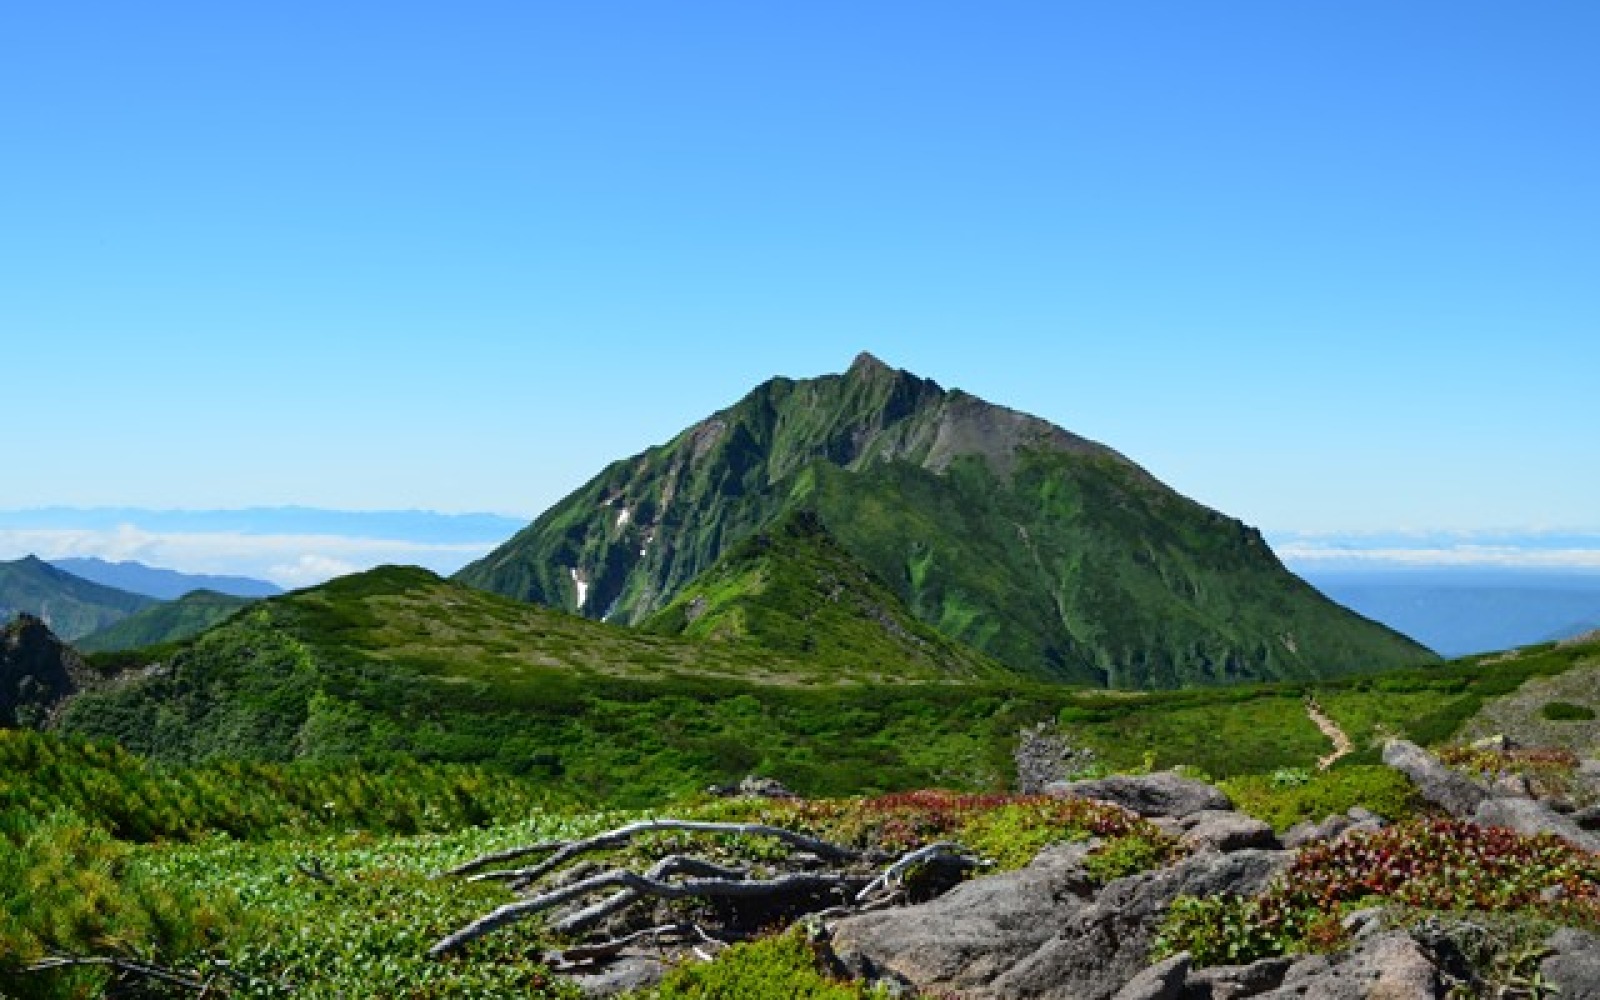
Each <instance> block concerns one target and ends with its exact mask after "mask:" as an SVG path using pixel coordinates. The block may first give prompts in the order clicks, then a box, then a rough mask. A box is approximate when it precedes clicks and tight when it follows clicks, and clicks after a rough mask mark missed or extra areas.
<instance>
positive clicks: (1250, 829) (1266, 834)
mask: <svg viewBox="0 0 1600 1000" xmlns="http://www.w3.org/2000/svg"><path fill="white" fill-rule="evenodd" d="M1182 822H1183V823H1184V825H1185V826H1187V827H1188V829H1187V830H1186V831H1185V832H1184V834H1183V837H1182V840H1183V843H1184V844H1185V846H1187V847H1190V848H1192V849H1194V850H1214V851H1242V850H1244V849H1246V848H1249V847H1260V848H1266V849H1269V850H1270V849H1272V848H1275V847H1277V846H1278V838H1277V837H1274V836H1273V835H1272V827H1270V826H1268V825H1267V824H1265V823H1263V822H1261V821H1260V820H1258V819H1256V818H1255V817H1253V816H1246V815H1244V814H1243V813H1236V812H1222V811H1220V810H1216V809H1203V810H1201V811H1200V812H1197V813H1192V814H1190V815H1189V816H1187V817H1185V818H1184V820H1183V821H1182Z"/></svg>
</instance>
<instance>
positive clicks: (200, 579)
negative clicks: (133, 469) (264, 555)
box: [50, 558, 283, 601]
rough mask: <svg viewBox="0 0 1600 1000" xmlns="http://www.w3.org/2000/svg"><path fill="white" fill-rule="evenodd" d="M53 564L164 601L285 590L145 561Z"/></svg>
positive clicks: (262, 582)
mask: <svg viewBox="0 0 1600 1000" xmlns="http://www.w3.org/2000/svg"><path fill="white" fill-rule="evenodd" d="M50 564H51V565H52V566H54V567H56V568H57V569H61V570H65V571H67V572H68V573H71V574H72V575H73V576H78V577H82V578H83V579H85V580H89V581H91V582H93V583H99V584H103V585H105V586H107V587H116V588H117V589H118V590H126V591H130V592H131V593H135V594H143V595H145V596H146V597H154V598H156V599H157V600H161V601H173V600H177V599H178V598H180V597H182V596H183V595H184V594H187V593H189V592H191V591H195V590H210V591H215V592H216V593H219V594H230V595H232V596H234V597H272V596H274V595H276V594H281V593H283V588H282V587H280V586H278V585H277V584H275V583H271V582H269V581H267V580H257V579H254V578H252V577H248V576H213V575H210V574H205V573H180V572H178V571H177V570H171V569H161V568H159V567H156V566H146V565H145V564H144V563H141V562H133V561H124V562H107V561H106V560H104V559H97V558H87V559H85V558H69V559H52V560H50Z"/></svg>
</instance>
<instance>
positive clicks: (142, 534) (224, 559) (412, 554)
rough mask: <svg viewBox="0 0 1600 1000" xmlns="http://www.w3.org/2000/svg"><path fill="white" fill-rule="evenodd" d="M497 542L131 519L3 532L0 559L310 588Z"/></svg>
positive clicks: (474, 552)
mask: <svg viewBox="0 0 1600 1000" xmlns="http://www.w3.org/2000/svg"><path fill="white" fill-rule="evenodd" d="M494 544H495V543H492V542H417V541H409V540H406V539H379V538H352V537H347V536H343V535H288V534H284V535H255V534H243V533H238V532H156V531H147V530H145V529H142V528H139V527H137V526H136V525H132V524H121V525H118V526H117V527H115V528H113V529H109V530H93V529H83V528H23V529H0V559H17V558H21V557H22V556H25V555H29V554H33V555H37V556H39V557H40V558H41V559H64V558H69V557H73V556H82V557H91V556H94V557H99V558H101V559H107V560H110V561H113V562H118V561H123V560H130V559H131V560H135V561H137V562H142V563H145V564H147V565H150V566H160V567H163V568H165V569H175V570H179V571H180V572H185V573H223V574H237V575H242V576H252V577H261V578H265V579H268V580H271V581H273V582H274V583H277V584H280V585H282V586H285V587H305V586H310V585H311V584H315V583H321V582H322V581H324V580H327V579H330V578H332V577H335V576H341V575H343V574H345V573H352V572H356V571H357V570H362V569H370V568H371V567H373V566H378V565H382V564H384V563H397V564H409V565H418V566H425V567H427V568H428V569H431V570H433V571H435V572H438V573H451V572H454V571H455V570H457V569H459V568H461V567H462V566H464V565H465V564H466V563H468V562H470V561H471V560H473V559H475V558H477V557H478V556H481V555H484V554H485V553H487V552H488V551H489V550H490V549H492V548H494Z"/></svg>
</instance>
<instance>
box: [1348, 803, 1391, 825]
mask: <svg viewBox="0 0 1600 1000" xmlns="http://www.w3.org/2000/svg"><path fill="white" fill-rule="evenodd" d="M1345 815H1346V816H1348V817H1350V819H1351V821H1352V822H1355V823H1375V824H1377V825H1378V826H1385V825H1387V824H1388V820H1386V819H1384V818H1383V817H1382V816H1379V815H1378V814H1377V813H1375V812H1373V811H1372V810H1371V809H1368V808H1367V807H1366V806H1351V807H1350V808H1349V809H1347V810H1345Z"/></svg>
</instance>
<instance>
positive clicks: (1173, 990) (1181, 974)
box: [1115, 951, 1190, 1000]
mask: <svg viewBox="0 0 1600 1000" xmlns="http://www.w3.org/2000/svg"><path fill="white" fill-rule="evenodd" d="M1189 965H1190V960H1189V953H1188V952H1186V951H1180V952H1179V953H1178V954H1176V955H1173V956H1172V957H1171V958H1169V959H1166V960H1165V961H1161V962H1157V963H1156V964H1155V965H1152V966H1150V967H1149V968H1148V969H1145V970H1144V971H1143V972H1141V973H1139V974H1138V975H1136V976H1134V977H1133V978H1132V979H1130V980H1128V983H1127V985H1126V986H1124V987H1122V989H1120V990H1118V991H1117V994H1116V997H1115V1000H1179V998H1180V997H1182V996H1183V992H1184V983H1185V980H1187V979H1188V976H1189Z"/></svg>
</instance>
